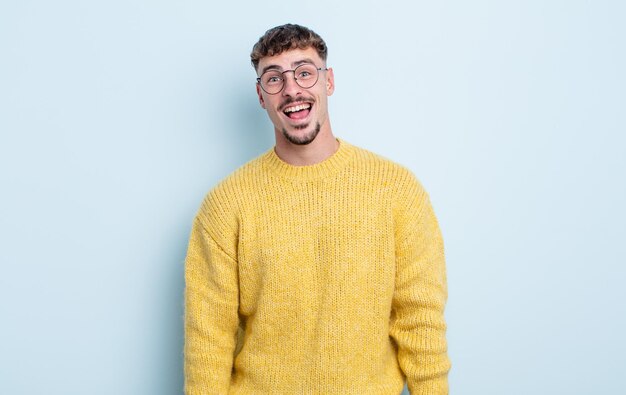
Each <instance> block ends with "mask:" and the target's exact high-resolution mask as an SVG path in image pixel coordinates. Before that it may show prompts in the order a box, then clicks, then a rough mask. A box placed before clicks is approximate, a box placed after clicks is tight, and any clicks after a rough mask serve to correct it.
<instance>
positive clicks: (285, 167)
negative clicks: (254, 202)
mask: <svg viewBox="0 0 626 395" xmlns="http://www.w3.org/2000/svg"><path fill="white" fill-rule="evenodd" d="M337 141H338V142H339V148H338V149H337V151H335V153H333V154H332V155H331V156H329V157H328V158H326V159H324V160H323V161H321V162H319V163H315V164H313V165H305V166H294V165H291V164H289V163H287V162H285V161H283V160H282V159H280V158H279V157H278V155H276V151H274V147H272V148H271V149H270V150H269V151H267V152H266V153H265V154H264V155H263V164H264V166H265V167H266V168H267V169H268V170H269V171H270V172H272V173H274V174H276V175H279V176H281V177H284V178H288V179H291V180H293V181H310V180H315V179H320V178H326V177H329V176H331V175H333V174H335V173H336V172H338V171H340V170H341V169H342V168H344V167H345V166H346V164H347V163H348V162H349V161H350V159H351V158H352V156H353V154H354V150H355V147H354V146H353V145H351V144H349V143H347V142H346V141H344V140H342V139H340V138H337Z"/></svg>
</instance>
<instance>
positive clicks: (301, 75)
mask: <svg viewBox="0 0 626 395" xmlns="http://www.w3.org/2000/svg"><path fill="white" fill-rule="evenodd" d="M310 76H311V72H310V71H308V70H302V71H301V72H299V73H298V78H307V77H310Z"/></svg>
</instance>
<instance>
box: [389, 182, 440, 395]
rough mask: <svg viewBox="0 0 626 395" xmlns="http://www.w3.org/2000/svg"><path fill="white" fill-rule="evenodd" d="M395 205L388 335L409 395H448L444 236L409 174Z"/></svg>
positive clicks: (424, 198)
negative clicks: (394, 254) (393, 256)
mask: <svg viewBox="0 0 626 395" xmlns="http://www.w3.org/2000/svg"><path fill="white" fill-rule="evenodd" d="M405 186H406V188H403V190H402V192H399V193H398V200H397V201H396V207H395V213H394V214H395V224H396V225H395V227H396V229H395V238H396V286H395V291H394V296H393V300H392V313H391V321H390V336H391V337H392V338H393V339H394V340H395V342H396V344H397V346H398V362H399V364H400V368H401V369H402V371H403V372H404V374H405V375H406V377H407V383H408V387H409V391H410V393H411V395H422V394H428V395H434V394H447V393H448V371H449V370H450V361H449V358H448V355H447V343H446V337H445V332H446V324H445V320H444V306H445V303H446V299H447V285H446V272H445V259H444V251H443V240H442V236H441V232H440V229H439V225H438V222H437V219H436V217H435V214H434V211H433V208H432V206H431V204H430V200H429V198H428V195H427V193H426V192H425V191H424V189H423V188H422V186H421V185H420V184H419V182H418V181H417V180H416V179H415V178H414V177H413V176H412V175H411V177H409V178H408V180H407V181H406V184H405Z"/></svg>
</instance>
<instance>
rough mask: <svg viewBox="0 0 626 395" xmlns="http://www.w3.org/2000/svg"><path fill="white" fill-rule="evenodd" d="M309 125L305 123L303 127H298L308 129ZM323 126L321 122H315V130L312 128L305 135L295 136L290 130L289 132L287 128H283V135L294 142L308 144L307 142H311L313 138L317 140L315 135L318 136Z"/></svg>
mask: <svg viewBox="0 0 626 395" xmlns="http://www.w3.org/2000/svg"><path fill="white" fill-rule="evenodd" d="M308 127H309V125H303V126H302V127H299V128H298V129H306V128H308ZM321 128H322V127H321V125H320V123H319V122H317V123H316V124H315V128H313V130H311V131H310V132H308V133H306V134H305V135H304V136H294V135H292V134H289V132H287V129H285V128H283V136H285V138H286V139H287V140H288V141H289V142H290V143H292V144H296V145H307V144H310V143H311V142H312V141H313V140H315V137H317V134H318V133H319V132H320V129H321Z"/></svg>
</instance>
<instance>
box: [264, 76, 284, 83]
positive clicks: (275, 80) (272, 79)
mask: <svg viewBox="0 0 626 395" xmlns="http://www.w3.org/2000/svg"><path fill="white" fill-rule="evenodd" d="M281 82H282V78H281V76H279V75H278V74H273V75H268V76H266V77H265V83H266V84H270V85H272V84H280V83H281Z"/></svg>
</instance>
